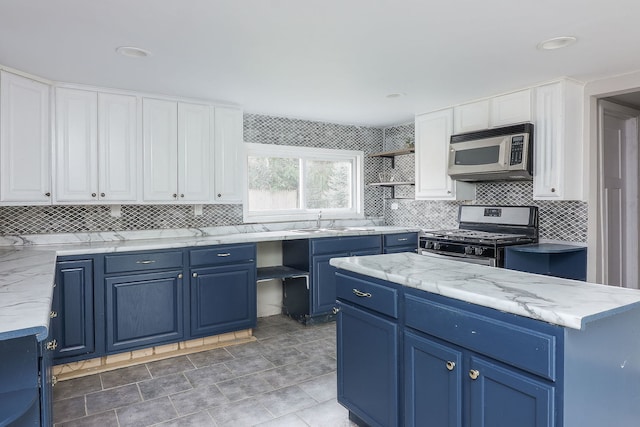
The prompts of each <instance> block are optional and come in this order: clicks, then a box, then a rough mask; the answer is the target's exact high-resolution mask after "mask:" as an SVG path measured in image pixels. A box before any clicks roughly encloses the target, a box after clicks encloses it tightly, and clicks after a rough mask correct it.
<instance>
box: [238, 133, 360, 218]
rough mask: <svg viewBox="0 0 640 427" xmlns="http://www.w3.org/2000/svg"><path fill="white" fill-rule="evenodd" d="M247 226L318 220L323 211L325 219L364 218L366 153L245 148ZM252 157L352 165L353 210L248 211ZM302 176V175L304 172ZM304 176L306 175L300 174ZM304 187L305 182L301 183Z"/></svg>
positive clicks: (265, 146) (259, 146) (270, 146)
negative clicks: (256, 223) (251, 224)
mask: <svg viewBox="0 0 640 427" xmlns="http://www.w3.org/2000/svg"><path fill="white" fill-rule="evenodd" d="M244 148H245V150H244V156H243V168H244V174H243V175H244V179H243V181H244V200H245V202H244V204H243V219H244V222H249V223H251V222H283V221H308V220H315V219H317V217H318V213H319V212H320V211H322V218H323V219H351V218H354V219H359V218H364V173H363V170H362V165H363V163H364V153H363V152H362V151H357V150H336V149H329V148H313V147H294V146H289V145H274V144H254V143H245V144H244ZM249 157H285V158H296V159H303V160H327V161H350V162H352V164H353V169H352V172H351V173H352V176H351V185H352V188H351V194H352V200H351V201H352V206H351V208H349V209H304V208H301V209H289V210H277V211H250V210H249V179H248V173H249ZM301 172H302V171H301ZM301 175H304V174H303V173H301ZM300 184H301V185H302V181H300Z"/></svg>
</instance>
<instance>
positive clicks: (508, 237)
mask: <svg viewBox="0 0 640 427" xmlns="http://www.w3.org/2000/svg"><path fill="white" fill-rule="evenodd" d="M458 223H459V225H458V227H459V228H457V229H452V230H437V231H432V230H424V231H421V232H420V253H421V254H422V255H428V256H434V257H444V258H450V259H457V260H460V261H465V262H471V263H475V264H483V265H490V266H493V267H504V248H505V247H507V246H511V245H524V244H529V243H537V242H538V208H537V207H535V206H484V205H462V206H460V208H459V211H458Z"/></svg>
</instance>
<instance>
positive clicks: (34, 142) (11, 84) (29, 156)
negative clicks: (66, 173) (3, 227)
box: [0, 71, 51, 205]
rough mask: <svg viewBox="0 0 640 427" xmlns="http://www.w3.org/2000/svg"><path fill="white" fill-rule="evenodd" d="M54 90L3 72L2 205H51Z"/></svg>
mask: <svg viewBox="0 0 640 427" xmlns="http://www.w3.org/2000/svg"><path fill="white" fill-rule="evenodd" d="M49 94H50V87H49V85H46V84H44V83H40V82H37V81H34V80H31V79H27V78H25V77H21V76H18V75H15V74H11V73H8V72H4V71H2V72H0V202H2V203H3V204H7V205H36V204H50V203H51V167H50V164H51V160H50V159H51V154H50V146H51V143H50V142H51V135H50V121H49Z"/></svg>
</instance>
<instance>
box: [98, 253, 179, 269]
mask: <svg viewBox="0 0 640 427" xmlns="http://www.w3.org/2000/svg"><path fill="white" fill-rule="evenodd" d="M169 268H182V251H163V252H134V253H128V254H122V255H106V256H105V257H104V272H105V273H106V274H109V273H123V272H128V271H147V270H160V269H169Z"/></svg>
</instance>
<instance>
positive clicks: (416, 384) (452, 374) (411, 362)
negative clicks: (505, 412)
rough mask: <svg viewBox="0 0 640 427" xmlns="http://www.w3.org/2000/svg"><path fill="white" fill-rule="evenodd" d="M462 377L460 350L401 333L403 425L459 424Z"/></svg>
mask: <svg viewBox="0 0 640 427" xmlns="http://www.w3.org/2000/svg"><path fill="white" fill-rule="evenodd" d="M462 380H463V366H462V352H461V351H459V350H457V349H455V348H452V347H449V346H446V345H443V344H440V343H437V342H435V341H433V340H430V339H427V338H424V337H422V336H419V335H417V334H414V333H412V332H406V333H405V335H404V416H405V426H407V427H421V426H430V425H432V426H447V427H462V396H463V395H462ZM514 425H515V424H514Z"/></svg>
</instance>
